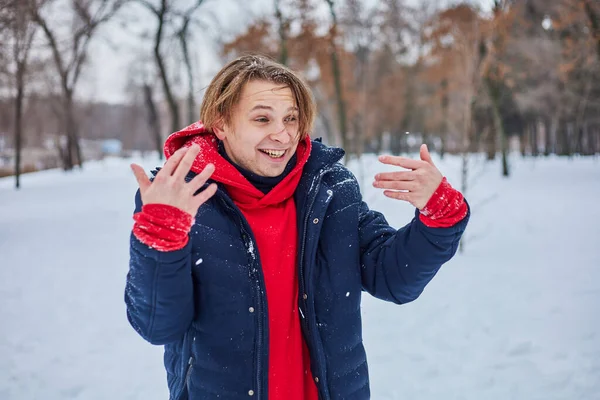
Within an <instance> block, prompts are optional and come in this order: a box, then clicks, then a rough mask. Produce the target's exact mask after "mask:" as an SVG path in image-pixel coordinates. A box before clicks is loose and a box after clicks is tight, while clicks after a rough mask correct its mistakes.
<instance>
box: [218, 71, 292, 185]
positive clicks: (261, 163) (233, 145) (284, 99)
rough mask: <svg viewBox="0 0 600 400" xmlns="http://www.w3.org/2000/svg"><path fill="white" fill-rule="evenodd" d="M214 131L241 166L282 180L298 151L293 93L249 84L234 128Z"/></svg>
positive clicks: (267, 84) (236, 112)
mask: <svg viewBox="0 0 600 400" xmlns="http://www.w3.org/2000/svg"><path fill="white" fill-rule="evenodd" d="M214 131H215V134H216V135H217V137H218V138H219V139H220V140H222V141H223V144H224V146H225V151H226V152H227V155H228V156H229V157H230V158H231V159H232V160H233V162H235V163H236V164H237V165H239V166H240V167H242V168H245V169H247V170H249V171H251V172H254V173H255V174H258V175H260V176H268V177H275V176H279V175H281V174H282V173H283V170H284V169H285V166H286V165H287V163H288V161H289V160H290V158H292V156H293V155H294V153H295V152H296V148H297V147H298V107H297V105H296V102H295V100H294V96H293V93H292V91H291V90H290V88H289V87H287V86H284V85H281V84H275V83H271V82H266V81H251V82H248V83H246V85H245V86H244V88H243V89H242V93H241V97H240V101H239V103H238V104H237V106H236V107H235V109H234V110H233V112H232V118H231V124H230V125H227V124H224V125H223V126H221V127H218V128H215V129H214Z"/></svg>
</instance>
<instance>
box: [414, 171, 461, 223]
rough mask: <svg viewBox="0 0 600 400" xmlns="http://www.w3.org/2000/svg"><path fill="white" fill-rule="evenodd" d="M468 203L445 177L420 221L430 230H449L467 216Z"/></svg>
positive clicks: (426, 206)
mask: <svg viewBox="0 0 600 400" xmlns="http://www.w3.org/2000/svg"><path fill="white" fill-rule="evenodd" d="M467 212H468V208H467V203H465V199H464V197H463V195H462V193H461V192H459V191H458V190H456V189H454V188H453V187H452V186H451V185H450V184H449V183H448V180H447V179H446V178H445V177H444V179H442V182H441V183H440V185H439V186H438V188H437V189H436V190H435V192H434V193H433V195H432V196H431V198H430V199H429V201H428V202H427V204H426V205H425V207H423V209H422V210H421V215H419V219H420V220H421V222H423V224H425V225H426V226H428V227H430V228H448V227H451V226H453V225H455V224H457V223H458V222H460V221H462V219H463V218H465V217H466V216H467Z"/></svg>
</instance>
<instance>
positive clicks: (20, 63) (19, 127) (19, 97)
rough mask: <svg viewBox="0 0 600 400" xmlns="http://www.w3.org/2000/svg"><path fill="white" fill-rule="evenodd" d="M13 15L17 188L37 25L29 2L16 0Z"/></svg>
mask: <svg viewBox="0 0 600 400" xmlns="http://www.w3.org/2000/svg"><path fill="white" fill-rule="evenodd" d="M9 7H10V8H11V12H12V15H13V18H12V21H11V25H12V29H11V31H12V42H13V43H12V45H13V57H14V64H15V71H14V76H15V87H16V96H15V188H16V189H19V187H20V175H21V150H22V144H23V141H22V139H23V102H24V98H25V76H26V74H27V68H28V61H29V54H30V50H31V45H32V43H33V38H34V36H35V33H36V26H35V25H34V24H33V22H32V21H31V19H30V14H29V13H28V12H27V11H28V4H27V3H24V2H20V1H14V2H12V3H11V4H10V6H9Z"/></svg>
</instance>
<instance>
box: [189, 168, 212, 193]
mask: <svg viewBox="0 0 600 400" xmlns="http://www.w3.org/2000/svg"><path fill="white" fill-rule="evenodd" d="M213 172H215V166H214V165H213V164H208V165H207V166H206V167H204V169H203V170H202V172H200V173H199V174H198V175H196V176H195V177H194V179H192V180H191V181H190V183H189V185H190V188H191V189H192V192H195V191H196V190H198V188H201V187H202V186H203V185H204V184H205V183H206V181H207V180H208V178H210V177H211V175H212V174H213Z"/></svg>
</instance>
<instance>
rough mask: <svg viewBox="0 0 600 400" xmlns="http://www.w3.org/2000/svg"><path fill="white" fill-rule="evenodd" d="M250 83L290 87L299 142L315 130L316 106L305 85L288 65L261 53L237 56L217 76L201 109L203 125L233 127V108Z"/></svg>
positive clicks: (210, 127)
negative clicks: (294, 105) (296, 111)
mask: <svg viewBox="0 0 600 400" xmlns="http://www.w3.org/2000/svg"><path fill="white" fill-rule="evenodd" d="M250 81H266V82H272V83H276V84H281V85H285V86H287V87H289V88H290V90H291V91H292V94H293V95H294V99H295V100H296V105H297V107H298V132H299V136H300V138H299V139H300V140H302V139H304V138H305V137H306V136H307V135H308V134H309V133H310V132H311V131H312V127H313V123H314V120H315V114H316V105H315V101H314V99H313V96H312V91H311V90H310V88H309V87H308V85H307V84H306V82H304V80H303V79H302V78H301V77H300V76H299V75H298V74H296V73H295V72H294V71H292V70H291V69H289V68H287V67H286V66H285V65H282V64H279V63H277V62H275V61H273V60H272V59H270V58H268V57H266V56H262V55H258V54H249V55H243V56H241V57H238V58H236V59H235V60H233V61H231V62H229V63H228V64H227V65H226V66H225V67H223V68H222V69H221V70H220V71H219V72H218V73H217V75H215V77H214V78H213V80H212V81H211V82H210V85H209V86H208V88H207V89H206V94H205V95H204V99H203V100H202V105H201V106H200V119H201V121H202V122H203V123H204V126H206V127H207V128H208V129H213V128H214V127H215V126H216V124H217V123H219V121H220V120H222V121H223V122H224V123H226V124H228V125H229V124H231V118H232V112H233V109H234V107H235V106H236V105H237V104H238V103H239V101H240V96H241V93H242V90H243V89H244V86H245V85H246V83H248V82H250Z"/></svg>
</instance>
